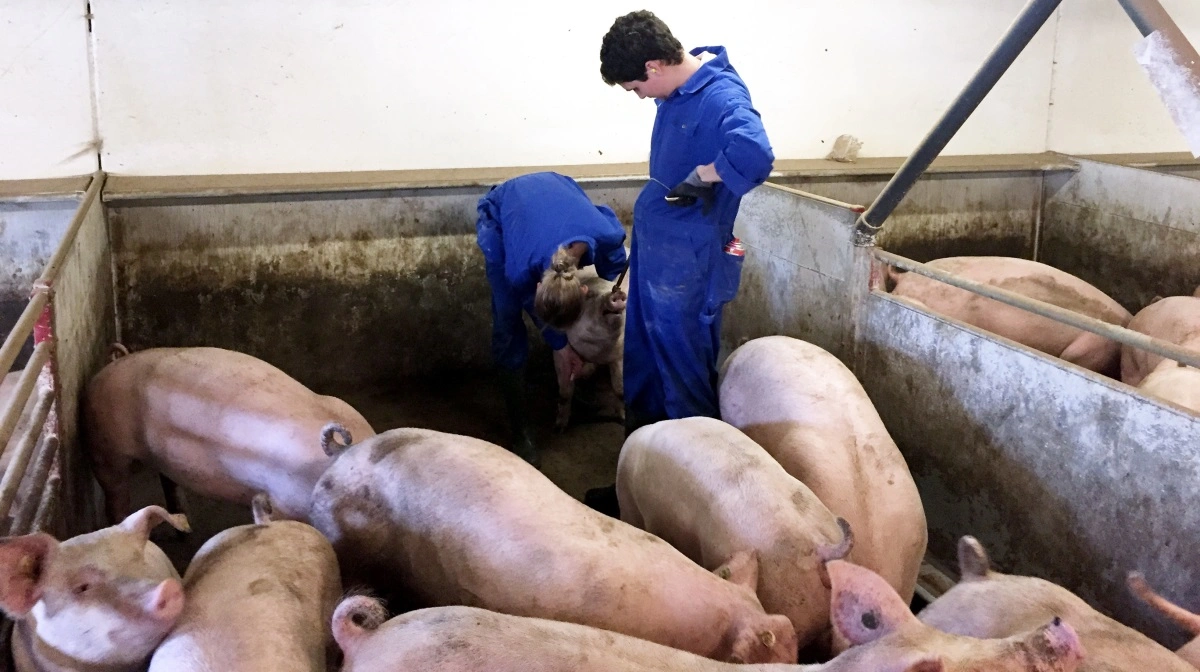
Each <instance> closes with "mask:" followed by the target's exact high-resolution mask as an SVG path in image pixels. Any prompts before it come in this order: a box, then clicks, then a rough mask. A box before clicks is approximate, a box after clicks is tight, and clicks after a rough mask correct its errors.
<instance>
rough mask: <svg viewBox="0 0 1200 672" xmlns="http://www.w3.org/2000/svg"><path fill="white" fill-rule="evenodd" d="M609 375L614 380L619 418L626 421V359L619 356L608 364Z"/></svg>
mask: <svg viewBox="0 0 1200 672" xmlns="http://www.w3.org/2000/svg"><path fill="white" fill-rule="evenodd" d="M608 377H609V380H610V381H611V382H612V390H613V394H616V395H617V411H616V415H617V418H618V419H620V421H621V422H625V361H624V358H623V357H617V358H616V359H615V360H613V361H612V362H610V363H609V365H608Z"/></svg>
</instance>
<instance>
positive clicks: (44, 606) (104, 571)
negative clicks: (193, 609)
mask: <svg viewBox="0 0 1200 672" xmlns="http://www.w3.org/2000/svg"><path fill="white" fill-rule="evenodd" d="M164 522H165V523H169V524H170V525H171V526H173V527H175V528H176V529H177V530H181V531H185V532H186V531H188V530H189V527H188V524H187V519H186V518H185V517H184V516H182V515H180V514H174V515H172V514H169V513H167V511H166V510H165V509H163V508H162V507H159V506H148V507H146V508H144V509H141V510H139V511H137V512H135V513H133V514H132V515H130V516H129V517H128V518H126V519H125V520H123V521H121V523H120V524H118V525H114V526H112V527H108V528H105V529H102V530H98V531H96V532H91V533H89V534H84V535H80V536H77V537H73V538H71V539H68V540H66V541H64V542H61V543H60V542H59V541H57V540H56V539H55V538H54V537H52V536H50V535H48V534H44V533H41V532H39V533H35V534H27V535H24V536H20V537H5V538H3V539H0V608H2V609H3V610H4V613H5V614H7V615H8V616H9V618H12V619H13V620H14V621H16V623H15V625H14V627H13V633H12V653H13V661H14V664H15V667H16V670H17V672H68V671H78V670H105V672H126V671H128V672H134V671H135V670H144V669H146V662H147V661H148V660H149V658H150V654H151V653H152V652H153V651H154V648H155V647H156V646H158V644H159V642H161V641H162V640H163V638H164V637H166V636H167V633H168V632H170V631H171V628H173V627H175V623H176V622H177V621H178V619H179V615H180V614H181V613H182V612H183V606H184V593H183V586H182V585H181V584H180V581H179V574H178V573H177V572H176V571H175V568H174V567H173V566H172V565H171V561H170V560H168V559H167V555H166V554H165V553H163V551H162V549H160V548H159V547H158V546H156V545H154V544H153V543H152V542H151V541H150V530H151V528H153V527H155V526H156V525H158V524H159V523H164Z"/></svg>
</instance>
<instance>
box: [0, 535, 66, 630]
mask: <svg viewBox="0 0 1200 672" xmlns="http://www.w3.org/2000/svg"><path fill="white" fill-rule="evenodd" d="M57 549H58V540H56V539H55V538H54V537H52V536H50V535H48V534H43V533H41V532H39V533H37V534H26V535H24V536H21V537H6V538H4V539H0V608H2V609H4V613H6V614H8V615H9V616H11V617H13V618H18V619H19V618H22V617H24V616H25V615H26V614H28V613H29V610H30V609H33V605H35V604H37V601H38V600H40V599H42V586H43V585H44V583H43V578H44V577H45V575H46V568H47V567H48V566H49V564H50V560H51V558H52V557H53V555H54V552H55V551H56V550H57Z"/></svg>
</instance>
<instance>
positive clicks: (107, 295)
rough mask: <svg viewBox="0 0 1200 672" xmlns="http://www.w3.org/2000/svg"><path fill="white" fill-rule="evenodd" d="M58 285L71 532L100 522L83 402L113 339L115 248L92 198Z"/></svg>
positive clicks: (66, 501) (67, 521)
mask: <svg viewBox="0 0 1200 672" xmlns="http://www.w3.org/2000/svg"><path fill="white" fill-rule="evenodd" d="M53 287H54V334H55V337H56V338H57V340H58V342H57V345H56V348H55V354H56V365H57V373H58V383H59V404H60V405H59V409H58V413H59V417H58V419H59V434H60V439H61V442H62V451H63V452H62V457H63V462H62V464H61V475H62V479H63V483H64V487H63V495H64V505H63V506H61V507H60V508H59V511H60V512H62V513H63V515H64V516H65V520H64V523H65V524H66V526H67V533H68V534H79V533H81V532H86V531H89V530H92V529H95V528H96V527H99V526H100V523H101V521H100V519H99V517H98V514H97V511H98V508H97V506H96V505H97V501H96V495H95V494H94V486H93V481H92V477H91V474H90V472H89V471H88V470H87V469H86V467H85V466H84V461H83V453H82V449H81V446H80V438H79V402H80V396H81V394H82V392H83V388H84V386H85V385H86V384H87V381H88V380H90V379H91V377H92V376H93V375H95V374H96V372H98V371H99V370H100V368H101V367H103V366H104V363H105V361H106V354H107V352H108V345H109V344H110V343H112V342H113V340H114V334H113V330H114V322H115V320H114V314H113V294H112V287H113V281H112V249H111V246H110V245H109V240H108V231H107V224H106V222H105V219H104V208H103V206H102V205H101V203H100V199H98V198H97V199H94V200H93V201H92V202H91V203H90V206H89V207H88V209H87V211H86V213H85V214H84V218H83V223H82V225H81V226H80V228H79V232H78V234H77V235H76V237H75V242H74V245H72V246H71V248H70V252H68V254H67V256H66V258H65V259H64V261H63V264H62V266H61V267H60V269H59V271H58V276H57V277H56V278H55V279H54V281H53Z"/></svg>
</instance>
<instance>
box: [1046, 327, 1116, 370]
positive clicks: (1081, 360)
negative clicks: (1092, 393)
mask: <svg viewBox="0 0 1200 672" xmlns="http://www.w3.org/2000/svg"><path fill="white" fill-rule="evenodd" d="M1059 357H1060V358H1061V359H1065V360H1067V361H1068V362H1071V363H1072V364H1078V365H1079V366H1082V367H1083V368H1085V369H1088V370H1089V371H1095V372H1096V373H1099V374H1101V375H1104V376H1109V377H1110V378H1117V379H1118V380H1119V379H1120V377H1121V344H1120V343H1117V342H1116V341H1113V340H1111V339H1107V338H1105V337H1103V336H1100V335H1097V334H1093V333H1090V332H1086V331H1085V332H1083V333H1081V334H1080V335H1079V338H1076V339H1075V340H1074V341H1071V344H1070V345H1068V346H1067V348H1066V349H1065V350H1063V351H1062V354H1061V355H1059Z"/></svg>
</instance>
